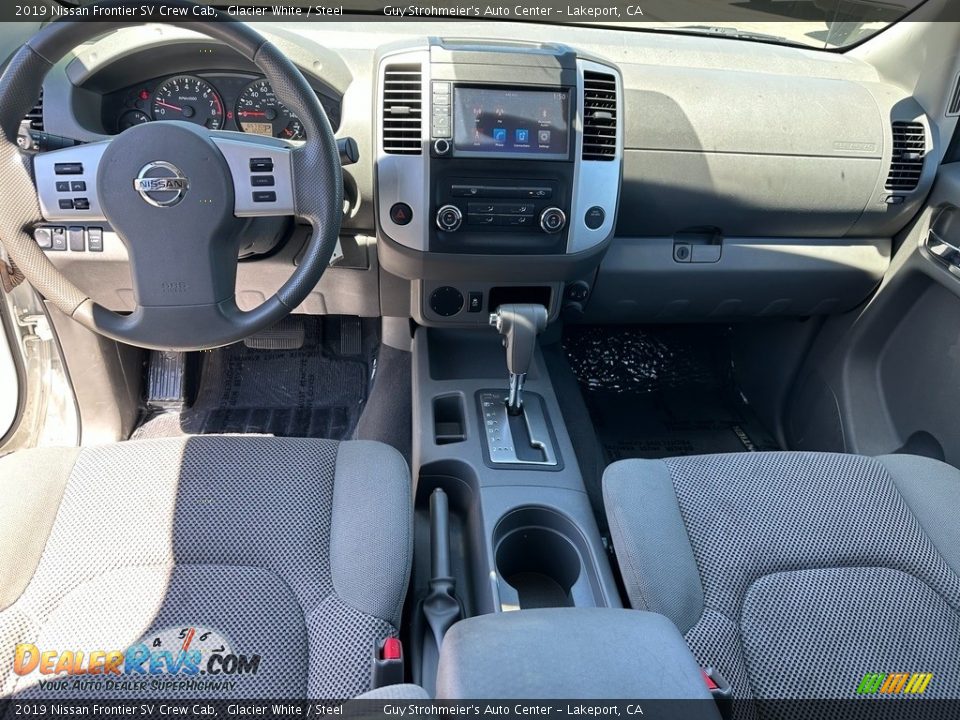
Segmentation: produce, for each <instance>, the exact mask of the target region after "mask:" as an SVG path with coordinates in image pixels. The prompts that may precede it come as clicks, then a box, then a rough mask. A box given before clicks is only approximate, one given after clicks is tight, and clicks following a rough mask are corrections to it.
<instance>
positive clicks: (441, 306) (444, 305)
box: [430, 285, 463, 317]
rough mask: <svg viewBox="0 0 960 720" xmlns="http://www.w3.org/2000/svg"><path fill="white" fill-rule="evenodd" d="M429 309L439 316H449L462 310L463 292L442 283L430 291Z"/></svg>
mask: <svg viewBox="0 0 960 720" xmlns="http://www.w3.org/2000/svg"><path fill="white" fill-rule="evenodd" d="M430 309H431V310H433V311H434V312H435V313H436V314H437V315H439V316H440V317H450V316H452V315H456V314H457V313H458V312H460V311H461V310H463V293H461V292H460V291H459V290H457V289H456V288H455V287H450V286H449V285H444V286H443V287H438V288H437V289H436V290H434V291H433V292H432V293H430Z"/></svg>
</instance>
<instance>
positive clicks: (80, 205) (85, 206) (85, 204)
mask: <svg viewBox="0 0 960 720" xmlns="http://www.w3.org/2000/svg"><path fill="white" fill-rule="evenodd" d="M73 209H74V210H89V209H90V199H89V198H74V199H73Z"/></svg>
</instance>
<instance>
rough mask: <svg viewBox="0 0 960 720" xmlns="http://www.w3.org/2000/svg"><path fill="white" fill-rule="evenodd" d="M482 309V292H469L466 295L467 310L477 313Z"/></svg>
mask: <svg viewBox="0 0 960 720" xmlns="http://www.w3.org/2000/svg"><path fill="white" fill-rule="evenodd" d="M481 310H483V293H482V292H475V291H474V292H470V293H469V294H468V295H467V312H472V313H478V312H480V311H481Z"/></svg>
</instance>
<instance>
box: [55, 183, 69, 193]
mask: <svg viewBox="0 0 960 720" xmlns="http://www.w3.org/2000/svg"><path fill="white" fill-rule="evenodd" d="M57 192H70V183H69V182H67V181H66V180H61V181H60V182H58V183H57Z"/></svg>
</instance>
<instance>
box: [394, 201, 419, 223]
mask: <svg viewBox="0 0 960 720" xmlns="http://www.w3.org/2000/svg"><path fill="white" fill-rule="evenodd" d="M390 220H391V221H392V222H393V224H394V225H409V224H410V221H411V220H413V209H412V208H411V207H410V206H409V205H407V204H406V203H402V202H398V203H394V204H393V205H391V206H390Z"/></svg>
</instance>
